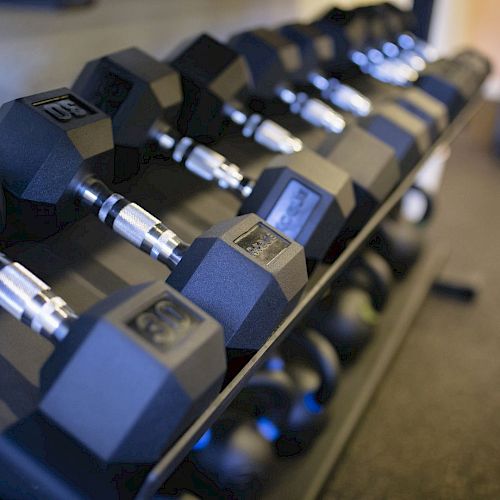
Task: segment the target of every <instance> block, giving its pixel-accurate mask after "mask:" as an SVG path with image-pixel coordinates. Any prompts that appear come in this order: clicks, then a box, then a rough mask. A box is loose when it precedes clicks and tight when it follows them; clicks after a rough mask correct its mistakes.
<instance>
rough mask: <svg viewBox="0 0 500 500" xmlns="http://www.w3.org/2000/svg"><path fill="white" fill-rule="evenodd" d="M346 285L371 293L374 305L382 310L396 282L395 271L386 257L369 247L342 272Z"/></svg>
mask: <svg viewBox="0 0 500 500" xmlns="http://www.w3.org/2000/svg"><path fill="white" fill-rule="evenodd" d="M341 282H342V283H343V284H344V285H345V286H355V287H357V288H361V289H362V290H365V291H366V292H368V293H369V294H370V297H371V300H372V304H373V307H374V308H375V309H376V310H377V311H381V310H382V309H383V308H384V305H385V304H386V302H387V299H388V298H389V294H390V291H391V289H392V287H393V284H394V276H393V271H392V268H391V266H390V265H389V263H388V262H387V260H386V259H384V258H383V257H382V256H381V255H380V254H378V253H377V252H375V251H374V250H372V249H370V248H367V249H365V250H364V251H363V252H362V253H361V254H360V255H359V256H357V257H356V258H355V259H354V261H353V262H352V263H351V264H350V265H349V267H348V268H347V270H346V271H345V272H344V273H342V278H341Z"/></svg>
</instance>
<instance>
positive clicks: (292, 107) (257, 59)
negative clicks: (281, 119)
mask: <svg viewBox="0 0 500 500" xmlns="http://www.w3.org/2000/svg"><path fill="white" fill-rule="evenodd" d="M229 44H230V46H231V47H232V48H233V49H234V50H236V51H237V52H238V53H239V54H241V55H242V56H243V57H244V59H245V61H246V62H247V64H248V67H249V69H250V73H251V75H252V85H251V87H249V88H248V89H247V91H248V95H247V96H245V97H244V100H245V101H246V102H248V103H249V104H250V105H251V107H252V108H253V109H256V110H265V109H267V110H268V112H271V113H272V114H284V113H287V112H290V111H291V112H293V113H295V114H297V115H298V116H300V117H301V118H302V119H303V120H304V121H306V122H307V123H309V124H310V125H313V126H314V127H317V128H322V129H324V130H326V131H327V132H333V133H337V134H338V133H340V132H342V131H343V130H344V128H345V120H344V118H343V116H342V115H341V114H339V113H337V112H336V111H334V110H333V109H332V108H331V107H330V106H328V105H327V104H325V103H324V102H323V101H321V100H319V99H316V98H313V97H311V96H310V95H308V93H307V92H304V91H300V90H298V89H297V88H295V86H294V84H293V83H292V81H293V80H294V79H295V78H296V77H297V76H298V74H300V73H301V58H300V53H299V51H298V48H297V47H296V46H295V44H293V43H291V42H290V40H288V39H287V38H285V37H284V36H282V35H281V34H280V33H279V32H278V31H272V30H266V29H256V30H252V31H247V32H244V33H239V34H237V35H235V36H233V37H232V38H231V40H230V42H229Z"/></svg>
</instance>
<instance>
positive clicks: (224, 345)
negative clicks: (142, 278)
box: [0, 15, 488, 463]
mask: <svg viewBox="0 0 500 500" xmlns="http://www.w3.org/2000/svg"><path fill="white" fill-rule="evenodd" d="M356 18H357V15H356V16H354V15H353V16H352V19H351V17H350V16H347V17H346V18H345V19H343V20H342V22H338V20H337V18H336V17H335V16H333V17H332V16H330V15H328V16H325V18H322V19H321V21H318V22H317V23H313V24H312V25H311V26H307V27H303V26H298V25H295V26H294V27H290V26H289V27H287V28H283V29H279V30H274V31H269V30H266V31H263V30H257V31H254V32H249V33H244V34H240V35H237V36H235V37H234V38H233V39H232V40H231V41H230V43H229V44H223V43H221V42H219V41H216V40H214V39H213V38H211V37H209V36H208V35H203V36H201V37H198V38H197V39H196V40H195V41H194V42H191V43H189V44H188V45H187V46H184V47H183V48H182V49H180V50H179V51H177V52H176V54H175V55H174V56H172V57H170V58H169V61H168V64H166V63H164V62H160V61H158V60H155V59H154V58H152V57H151V56H149V55H147V54H145V53H144V52H142V51H141V50H139V49H127V50H124V51H120V52H118V53H115V54H111V55H109V56H106V57H103V58H101V59H99V60H96V61H93V62H91V63H89V64H87V65H86V66H85V68H84V69H83V71H82V73H81V74H80V75H79V77H78V78H77V80H76V82H75V84H74V85H73V88H72V89H67V88H63V89H57V90H54V91H51V92H46V93H43V94H37V95H34V96H29V97H25V98H21V99H17V100H15V101H12V102H10V103H7V104H4V105H3V106H2V108H1V111H0V136H1V137H2V141H1V145H0V177H1V178H2V182H3V186H4V189H5V193H6V198H7V210H6V215H5V216H4V217H3V218H4V219H6V221H7V227H6V230H5V232H4V234H5V238H4V239H5V240H6V241H5V246H6V247H7V251H8V246H9V245H10V244H11V243H12V242H14V241H16V240H17V239H24V238H26V237H28V238H40V237H46V236H48V235H50V234H53V233H56V232H58V231H60V230H61V228H62V227H63V226H64V225H65V224H67V223H70V222H73V221H75V220H77V219H78V218H80V217H81V216H83V215H85V214H86V213H88V212H91V213H93V214H94V215H95V216H97V217H98V218H99V220H100V221H101V222H103V223H104V224H105V225H107V226H109V227H110V228H111V229H112V230H113V231H114V232H115V233H116V234H118V235H119V236H121V237H123V238H124V239H125V240H127V241H129V242H130V243H131V244H132V245H134V246H136V247H138V248H139V249H141V250H142V251H143V252H145V253H147V254H148V255H149V256H151V258H153V259H155V260H157V261H159V262H161V263H163V264H165V265H166V266H167V267H168V268H169V269H170V274H169V276H168V278H167V281H166V283H154V284H146V285H141V286H136V287H131V288H128V289H126V290H123V291H122V292H120V293H118V294H116V295H113V296H112V297H109V298H107V299H105V300H104V301H102V302H101V303H99V304H97V305H96V306H95V307H93V308H91V309H90V310H89V311H87V312H85V313H84V314H83V315H82V316H81V317H77V315H76V314H75V313H74V312H73V311H72V310H71V309H70V307H69V306H68V305H67V304H66V302H65V301H64V300H63V299H61V298H60V297H58V296H56V295H55V294H54V293H53V292H52V291H51V290H50V288H49V287H48V286H47V285H45V284H44V283H43V282H41V281H40V280H39V279H38V278H36V277H35V276H34V275H32V274H31V273H29V272H28V271H27V270H26V269H24V268H23V267H22V266H21V265H20V264H18V263H14V262H12V261H10V260H9V259H8V258H7V257H4V258H3V259H2V265H1V269H0V283H1V288H0V292H1V296H0V299H1V304H2V306H3V307H4V308H5V309H6V310H7V311H8V312H10V313H11V314H12V315H13V316H14V317H15V318H17V319H18V320H20V321H23V322H24V323H26V324H27V325H28V326H30V327H31V328H32V329H33V330H35V331H36V332H38V333H40V334H42V335H44V336H45V337H47V338H48V339H49V340H51V341H53V342H55V343H57V344H58V347H57V349H56V350H55V351H54V354H53V355H52V356H51V357H50V359H49V360H48V361H47V363H46V364H45V366H44V368H43V370H42V374H41V391H42V394H43V396H42V398H41V401H40V405H39V407H40V411H41V412H42V413H43V414H44V415H45V416H46V417H48V418H49V420H50V421H51V422H54V423H55V424H57V425H58V426H59V427H60V428H61V429H63V430H64V432H66V433H67V434H69V435H71V436H72V437H74V438H76V440H77V441H79V442H80V443H82V444H83V445H84V446H85V447H86V448H87V449H89V450H91V451H92V452H93V453H94V454H95V455H96V456H97V457H99V459H101V460H102V461H104V462H112V463H113V462H135V463H141V462H146V463H147V462H153V461H155V460H157V459H158V457H159V456H160V455H161V453H162V452H163V451H164V450H165V448H166V447H167V446H168V445H169V444H171V443H172V442H173V440H175V438H176V437H178V435H179V433H180V432H181V431H182V430H183V429H184V428H185V427H186V426H187V425H188V424H189V423H190V422H191V421H192V420H193V419H194V418H195V417H196V416H197V415H198V414H199V413H200V411H201V410H202V409H203V408H205V407H206V406H207V404H208V403H209V402H210V401H212V400H213V399H214V398H215V396H216V394H217V393H218V391H219V390H220V387H221V384H222V381H223V378H224V373H225V370H226V349H228V350H230V352H233V353H237V354H238V355H241V354H243V353H251V352H254V351H255V350H257V349H259V348H260V347H261V346H262V345H263V343H264V342H265V341H266V340H267V339H268V338H269V336H270V334H271V333H272V331H273V330H274V329H275V328H276V326H277V325H278V324H279V323H280V321H281V320H282V319H283V317H284V316H286V315H287V314H288V313H289V312H290V310H291V309H292V308H293V307H294V306H295V305H296V304H297V302H298V300H299V298H300V295H301V292H302V290H303V288H304V286H305V285H306V283H307V280H308V270H309V271H311V269H313V268H314V263H316V262H318V261H321V260H323V259H325V258H327V257H329V258H333V257H334V256H335V255H336V254H337V253H338V251H339V248H343V246H344V245H345V244H347V243H348V241H349V239H350V238H351V237H352V236H353V235H354V234H356V232H357V231H358V230H359V228H360V227H361V226H362V225H363V224H364V222H365V221H366V220H367V219H368V218H369V216H370V215H371V213H373V211H374V210H375V209H376V207H377V206H378V205H379V204H380V203H381V202H382V201H383V200H384V199H385V198H386V196H387V195H388V194H389V193H390V192H391V190H392V189H393V188H394V186H395V185H397V183H398V182H399V181H400V180H401V179H402V178H403V177H404V176H405V175H406V174H407V173H408V172H409V171H410V170H411V169H412V167H414V166H415V165H416V163H417V162H418V160H419V159H420V158H421V157H422V155H423V154H424V153H425V152H426V150H427V149H428V147H429V146H430V144H431V143H432V142H433V141H434V140H435V138H436V137H437V135H438V134H439V133H440V132H441V131H442V130H443V129H444V128H445V127H446V125H447V124H448V123H449V122H450V121H451V119H452V118H453V117H454V116H455V115H456V114H457V113H458V111H459V110H460V109H461V108H462V107H463V106H464V105H465V103H466V102H467V100H468V99H469V98H470V97H471V96H472V95H473V94H474V92H475V91H476V90H477V88H478V86H479V84H480V83H481V81H482V79H483V78H484V77H485V75H486V74H487V72H488V66H487V63H485V62H484V61H483V60H482V59H481V58H480V57H479V56H477V55H475V54H473V53H469V52H467V53H463V54H460V55H459V56H457V58H455V59H454V60H446V61H439V62H437V63H434V64H432V65H429V67H428V68H427V69H426V70H425V72H424V74H423V75H422V76H421V77H420V79H419V80H418V81H417V84H418V86H413V87H411V88H408V89H404V90H402V91H401V92H400V93H398V94H397V97H396V98H391V99H390V100H387V101H386V102H382V103H380V104H373V103H370V101H369V99H368V98H367V97H366V96H364V95H362V94H361V93H360V91H358V90H356V89H355V88H354V87H351V86H348V85H347V84H345V83H340V82H339V81H338V80H337V79H333V78H334V76H335V77H339V76H341V75H339V74H338V73H337V74H335V73H334V72H332V73H325V71H327V70H328V71H329V70H331V69H334V67H333V66H332V67H331V68H327V63H328V64H333V65H335V64H336V61H340V62H342V58H343V57H344V56H346V55H349V58H350V59H349V61H351V63H350V64H351V65H352V66H354V62H353V61H356V60H357V57H356V56H355V53H352V54H351V52H352V50H351V47H352V42H351V41H350V40H349V36H348V32H349V26H350V25H351V22H352V20H353V19H356ZM322 26H323V27H325V26H326V27H328V29H326V28H324V29H323V28H321V27H322ZM320 28H321V30H320ZM330 31H331V32H330ZM292 32H293V33H295V35H294V36H296V38H295V39H294V36H292V35H290V36H285V35H286V33H292ZM299 34H300V37H299ZM339 34H340V35H341V36H340V35H339ZM316 35H317V36H319V38H315V37H316ZM339 36H340V38H339ZM384 36H385V35H384ZM387 36H389V35H387ZM391 37H392V35H391ZM407 37H410V38H411V36H410V35H407ZM299 38H300V40H299ZM341 39H342V40H344V41H345V42H346V43H348V46H347V47H345V49H344V48H343V46H342V43H343V42H342V43H341ZM380 41H382V40H380ZM414 42H415V44H416V45H415V50H417V49H416V47H417V45H418V44H417V41H416V40H414ZM366 43H367V44H368V42H366ZM370 43H371V42H370ZM373 43H374V42H373ZM328 47H329V48H330V52H328V50H326V49H327V48H328ZM366 49H367V50H368V52H367V53H369V50H371V47H368V45H366ZM311 50H313V52H311ZM377 50H378V49H377ZM405 50H406V49H405ZM387 57H388V56H384V61H386V59H387ZM321 58H323V59H321ZM394 59H395V60H398V61H403V60H404V59H403V57H399V56H398V57H396V56H395V57H394ZM327 60H328V61H327ZM393 62H394V61H393ZM342 64H344V63H342ZM356 64H357V63H356ZM369 64H370V65H376V64H377V62H376V61H371V62H370V63H369ZM398 64H403V63H402V62H401V63H399V62H398ZM405 64H406V63H405ZM309 65H312V66H314V71H312V73H314V76H315V78H312V77H311V78H310V79H309V76H310V75H311V70H310V67H309ZM342 67H343V66H342ZM359 67H360V68H361V69H362V70H363V71H366V72H367V73H369V74H372V75H373V76H377V73H376V72H374V71H372V69H369V68H371V66H369V67H367V66H366V64H364V63H363V64H359ZM303 68H307V75H306V76H307V78H308V80H307V81H305V80H304V81H300V78H299V76H298V72H299V71H301V70H302V69H303ZM304 71H306V70H305V69H304ZM334 71H335V70H334ZM304 74H305V73H304ZM331 75H334V76H332V77H330V76H331ZM320 77H321V78H325V81H326V82H327V83H328V85H329V90H328V92H326V90H325V88H322V86H324V83H325V82H322V81H321V78H320ZM464 80H466V82H467V85H465V84H464ZM410 81H411V80H410V79H408V82H407V83H409V82H410ZM314 82H315V83H314ZM318 82H319V83H318ZM318 88H320V90H317V96H316V97H315V96H314V95H313V94H314V92H316V90H315V89H318ZM327 96H328V99H329V100H330V101H331V102H332V103H334V104H335V106H337V108H340V109H343V110H345V111H347V112H352V114H353V115H356V116H358V117H360V118H359V119H357V120H354V119H353V121H352V123H348V125H347V126H346V123H347V122H348V121H349V120H351V118H346V117H345V116H343V115H341V114H340V113H339V112H338V111H336V110H334V109H333V108H331V107H330V106H329V105H327V104H326V102H325V99H326V97H327ZM286 113H292V114H294V115H297V116H298V117H300V119H303V120H304V121H306V122H307V123H308V124H310V125H313V126H316V127H318V128H320V129H322V130H326V131H328V132H330V133H331V134H330V135H329V136H325V139H324V141H322V143H321V144H320V145H319V146H318V145H316V146H315V149H312V148H309V147H308V145H307V144H304V143H303V141H302V140H301V139H299V138H298V137H296V136H294V135H293V134H292V133H291V132H290V131H289V130H287V129H286V128H284V127H283V125H282V124H279V123H277V122H276V121H274V120H272V119H271V118H270V116H272V117H273V118H276V120H279V121H281V120H282V119H284V116H285V115H286ZM238 129H239V130H240V132H241V134H242V135H243V136H244V137H246V138H248V141H254V142H256V143H257V144H258V145H259V146H258V147H263V148H268V149H269V150H271V151H272V152H275V153H277V154H276V155H274V156H273V157H272V159H271V160H270V162H269V164H268V165H266V167H265V168H264V169H263V172H262V174H261V175H260V176H259V177H258V178H256V179H250V178H248V177H247V176H246V175H244V173H243V171H242V170H241V169H240V168H239V167H238V166H237V165H235V164H234V163H233V162H231V161H230V160H228V159H227V158H226V157H225V156H223V155H222V154H221V153H219V152H218V151H219V148H220V149H221V150H223V149H224V147H225V145H227V142H228V141H229V139H230V136H231V130H232V131H233V132H234V131H235V130H238ZM208 145H210V146H211V147H213V148H215V149H217V150H218V151H215V150H214V149H210V148H209V147H208ZM256 147H257V146H256ZM163 157H168V158H169V159H170V160H172V161H173V162H176V163H179V164H181V165H182V166H184V167H185V168H187V169H188V170H190V171H191V172H193V173H194V174H196V175H198V176H199V177H202V178H203V179H206V180H208V181H214V182H215V184H216V185H217V186H219V187H220V188H222V189H227V190H230V191H231V192H233V193H235V194H236V195H237V196H238V197H239V198H241V200H242V204H241V208H240V216H239V217H236V218H233V219H231V220H229V221H225V222H222V223H220V224H217V225H216V226H214V227H212V228H211V229H209V230H207V231H206V232H204V233H203V234H202V235H201V236H200V237H198V238H196V239H195V240H194V241H193V242H192V243H191V244H190V245H188V244H187V243H186V242H184V241H182V240H181V239H180V238H179V237H178V236H177V235H176V233H174V232H173V231H172V230H171V229H170V228H167V227H166V226H165V225H164V224H163V223H162V222H161V221H160V220H159V219H158V218H156V217H155V216H153V215H152V214H150V213H149V212H147V211H146V210H145V209H144V208H142V207H140V206H138V205H137V204H135V203H132V202H130V201H128V200H127V199H125V198H124V197H123V196H122V195H120V194H118V193H116V192H114V191H113V190H112V189H110V188H109V187H108V185H110V184H111V183H117V182H126V181H129V180H130V179H131V178H133V177H134V176H135V175H136V174H137V173H139V172H140V171H142V170H143V169H144V168H146V166H147V160H148V159H150V158H154V159H155V160H160V159H161V158H163ZM11 220H16V221H20V223H19V224H12V223H11ZM96 388H98V390H96Z"/></svg>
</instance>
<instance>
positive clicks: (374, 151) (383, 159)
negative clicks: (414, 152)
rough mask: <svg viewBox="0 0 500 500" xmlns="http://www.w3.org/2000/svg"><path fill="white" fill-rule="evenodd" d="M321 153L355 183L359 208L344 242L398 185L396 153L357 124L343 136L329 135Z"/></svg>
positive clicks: (347, 224)
mask: <svg viewBox="0 0 500 500" xmlns="http://www.w3.org/2000/svg"><path fill="white" fill-rule="evenodd" d="M318 153H319V154H320V155H321V156H323V157H325V158H326V159H327V160H329V161H330V162H332V163H334V164H337V165H341V166H342V169H343V170H345V171H346V172H347V173H348V175H349V176H350V177H351V179H352V182H353V184H354V192H355V196H356V208H355V209H354V210H353V211H352V212H351V214H350V216H349V219H347V222H346V223H345V225H344V228H343V232H342V234H343V236H342V239H345V238H350V237H352V236H353V235H354V234H355V233H357V232H358V231H359V230H360V229H361V227H362V226H363V225H364V224H365V223H366V221H367V220H368V218H369V217H370V216H371V215H372V214H373V211H374V210H375V209H376V208H377V206H378V205H379V204H380V203H381V202H383V201H384V200H385V199H386V197H387V196H388V195H389V193H390V192H391V191H392V189H393V188H394V186H395V185H396V184H397V183H398V181H399V179H400V172H399V167H398V161H397V158H396V153H395V151H394V149H392V148H391V147H390V146H388V145H387V144H385V143H384V142H383V141H381V140H379V139H377V138H376V137H374V136H373V135H372V134H370V133H368V132H367V131H365V130H364V129H362V128H361V127H358V126H356V125H354V124H352V125H350V126H349V127H347V128H346V130H345V131H344V133H343V134H342V135H340V136H335V135H330V136H327V137H326V138H325V140H324V141H323V142H322V143H321V144H320V145H319V147H318ZM367 166H369V168H367Z"/></svg>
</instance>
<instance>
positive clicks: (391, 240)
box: [369, 217, 424, 279]
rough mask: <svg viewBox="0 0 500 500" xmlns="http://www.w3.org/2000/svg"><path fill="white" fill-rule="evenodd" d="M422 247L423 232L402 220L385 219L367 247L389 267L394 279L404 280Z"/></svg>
mask: <svg viewBox="0 0 500 500" xmlns="http://www.w3.org/2000/svg"><path fill="white" fill-rule="evenodd" d="M423 245H424V238H423V231H422V229H421V228H419V227H417V226H416V225H415V224H412V223H411V222H409V221H407V220H404V219H402V218H399V219H393V218H391V217H388V218H386V219H385V220H384V221H383V222H382V223H381V224H380V226H379V227H378V228H377V231H376V232H375V234H374V235H373V236H372V237H371V238H370V241H369V246H370V248H372V249H373V250H375V251H376V252H377V253H378V254H380V255H381V256H382V257H383V258H384V259H385V260H386V261H387V262H388V263H389V265H390V266H391V268H392V271H393V274H394V276H395V277H396V278H398V279H401V278H404V277H405V276H406V275H407V274H408V272H409V271H410V269H411V268H412V267H413V265H414V264H415V263H416V262H417V260H418V258H419V257H420V254H421V253H422V248H423Z"/></svg>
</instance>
